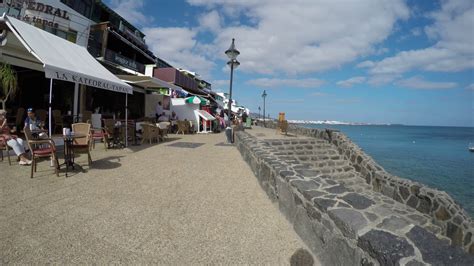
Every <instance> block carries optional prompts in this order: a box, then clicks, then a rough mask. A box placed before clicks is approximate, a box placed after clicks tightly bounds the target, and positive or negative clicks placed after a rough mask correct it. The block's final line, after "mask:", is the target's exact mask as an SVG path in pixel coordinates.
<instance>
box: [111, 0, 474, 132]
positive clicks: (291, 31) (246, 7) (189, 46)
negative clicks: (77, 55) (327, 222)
mask: <svg viewBox="0 0 474 266" xmlns="http://www.w3.org/2000/svg"><path fill="white" fill-rule="evenodd" d="M105 2H106V3H107V4H108V5H109V6H110V7H111V8H112V9H114V10H115V11H116V12H117V13H119V14H120V15H122V16H123V17H124V18H125V19H127V20H128V21H130V22H131V23H132V24H133V25H135V26H137V27H138V28H139V29H140V30H141V31H142V32H143V33H145V35H146V37H145V39H146V42H147V44H148V46H149V49H150V50H151V51H153V52H154V53H155V55H156V56H158V57H160V58H162V59H164V60H166V61H167V62H169V63H170V64H171V65H173V66H174V67H181V68H185V69H188V70H190V71H193V72H197V73H198V74H199V75H201V76H202V77H203V78H204V79H205V80H207V81H209V82H211V83H212V89H213V90H214V91H222V92H228V91H229V78H230V69H229V67H228V66H227V65H226V62H227V61H228V58H227V56H226V55H225V53H224V52H225V50H227V49H228V48H229V46H230V43H231V40H232V38H235V45H236V48H237V49H238V50H239V51H240V55H239V57H238V58H237V60H239V62H240V63H241V65H240V66H239V67H238V68H237V69H236V70H235V71H234V84H233V98H234V99H236V100H237V101H238V103H239V104H241V105H244V106H246V107H248V108H249V109H250V110H251V111H252V112H255V113H258V107H261V109H262V111H263V99H262V97H261V95H262V92H263V90H266V93H267V95H268V96H267V97H266V113H267V114H270V115H271V117H277V116H278V113H279V112H285V113H286V117H287V118H288V119H304V120H338V121H346V122H363V123H397V124H407V125H441V126H471V127H472V126H474V1H472V0H452V1H444V0H440V1H436V0H429V1H428V0H426V1H415V0H406V1H404V0H353V1H352V0H293V1H287V0H186V1H184V0H183V1H179V0H107V1H105Z"/></svg>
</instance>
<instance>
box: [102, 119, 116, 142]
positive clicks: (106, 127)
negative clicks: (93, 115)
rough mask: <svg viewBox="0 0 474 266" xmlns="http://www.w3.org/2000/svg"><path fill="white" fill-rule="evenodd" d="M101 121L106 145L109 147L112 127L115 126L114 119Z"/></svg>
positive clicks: (111, 139) (112, 132) (112, 131)
mask: <svg viewBox="0 0 474 266" xmlns="http://www.w3.org/2000/svg"><path fill="white" fill-rule="evenodd" d="M102 123H103V124H104V127H103V129H104V133H105V136H106V138H105V140H106V143H107V146H108V147H110V144H111V142H112V141H113V137H112V136H113V135H114V127H115V120H114V119H102Z"/></svg>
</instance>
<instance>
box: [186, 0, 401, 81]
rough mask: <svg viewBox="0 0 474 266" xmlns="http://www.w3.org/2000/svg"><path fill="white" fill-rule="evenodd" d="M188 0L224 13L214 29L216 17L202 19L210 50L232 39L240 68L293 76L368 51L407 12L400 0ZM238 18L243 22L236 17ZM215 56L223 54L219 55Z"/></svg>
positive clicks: (223, 47) (338, 63)
mask: <svg viewBox="0 0 474 266" xmlns="http://www.w3.org/2000/svg"><path fill="white" fill-rule="evenodd" d="M188 2H189V3H190V4H193V5H198V6H205V7H207V8H208V9H209V10H212V11H214V10H217V11H218V12H220V14H221V15H223V16H226V18H227V20H230V23H228V25H227V26H225V27H221V29H220V30H218V27H214V25H217V24H216V23H215V21H216V20H215V18H212V19H209V20H211V21H213V22H212V23H208V22H207V21H201V23H202V24H203V25H208V24H211V25H212V27H209V26H206V27H208V28H212V31H214V32H215V41H214V42H212V45H213V46H214V47H213V50H214V51H225V50H226V49H227V48H228V46H229V43H230V40H231V39H232V38H233V37H235V38H236V45H237V48H238V49H239V50H240V52H241V55H240V56H239V61H241V62H242V65H241V69H242V70H243V71H247V72H254V73H261V74H275V73H285V74H290V75H297V74H302V73H311V72H317V71H322V70H328V69H334V68H339V67H340V66H342V65H343V64H345V63H348V62H351V61H353V60H355V59H356V58H358V57H359V56H361V55H367V54H370V53H373V52H374V50H376V49H375V48H376V44H378V43H380V42H382V41H383V40H384V39H385V38H386V37H387V36H388V35H390V33H391V32H392V29H393V26H394V23H395V22H396V21H397V20H398V19H406V18H408V16H409V11H408V8H407V7H406V5H405V3H404V2H403V1H401V0H368V1H363V2H361V1H343V2H341V1H316V0H295V1H283V0H247V1H224V0H188ZM229 10H231V11H232V12H234V13H233V15H229V13H230V12H229ZM213 16H214V15H213ZM242 16H243V17H244V18H245V19H244V20H243V21H245V23H244V24H242V22H241V21H240V20H239V18H241V17H242ZM227 20H226V21H227ZM247 21H251V22H250V23H247ZM361 21H364V23H360V22H361ZM229 25H230V26H229ZM217 56H218V57H216V58H221V59H224V58H225V56H224V54H223V53H222V54H218V55H217ZM214 59H215V58H214Z"/></svg>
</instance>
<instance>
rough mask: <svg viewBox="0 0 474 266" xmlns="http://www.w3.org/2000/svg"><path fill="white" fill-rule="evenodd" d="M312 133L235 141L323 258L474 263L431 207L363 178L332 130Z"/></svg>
mask: <svg viewBox="0 0 474 266" xmlns="http://www.w3.org/2000/svg"><path fill="white" fill-rule="evenodd" d="M317 133H318V134H319V136H317V138H305V139H299V138H298V139H283V140H281V139H280V140H258V139H256V138H255V137H252V136H251V135H249V134H248V133H246V132H236V138H235V143H236V147H237V148H238V150H239V151H240V152H241V154H242V157H243V158H244V160H245V161H246V162H247V163H248V164H249V166H250V167H251V169H252V170H253V172H254V173H255V175H256V177H257V179H258V180H259V182H260V184H261V186H262V188H263V189H264V190H265V191H266V193H267V195H268V196H269V197H270V199H271V200H272V201H273V202H275V203H277V204H278V206H279V209H280V211H281V212H282V213H283V214H284V215H285V216H286V218H287V219H288V220H289V221H290V222H291V223H292V224H293V226H294V229H295V231H296V232H297V233H298V234H299V235H300V236H301V238H302V239H303V241H305V243H306V244H307V245H308V247H309V248H310V249H311V250H312V252H313V253H314V254H315V255H317V256H318V258H319V259H320V261H321V262H322V263H323V264H325V265H326V264H327V265H333V264H337V265H354V264H361V265H378V264H381V265H397V264H402V265H405V264H406V265H423V264H428V263H429V264H433V265H474V256H472V255H468V254H467V253H466V252H465V251H464V250H462V249H461V248H460V247H456V246H455V245H451V243H453V244H454V242H453V241H452V240H451V239H450V238H448V237H446V236H444V235H443V234H442V227H441V226H440V225H438V224H436V223H435V221H434V219H433V218H432V217H431V216H430V215H429V214H427V213H423V212H420V211H418V210H417V209H415V208H412V207H410V206H408V205H407V204H405V203H402V202H398V201H395V200H394V199H393V198H392V197H389V196H386V195H385V194H383V193H381V192H379V191H375V190H374V189H373V188H372V185H371V184H368V183H366V182H364V180H365V178H364V177H363V176H362V175H361V173H360V172H359V171H357V170H356V168H355V167H354V165H353V163H352V162H351V161H350V160H347V159H346V158H345V155H343V154H342V153H340V152H339V150H338V147H337V146H336V145H334V144H332V143H331V142H329V141H328V140H329V135H331V134H333V132H325V131H318V132H317ZM379 171H380V170H379ZM420 190H421V187H420ZM471 228H472V227H471ZM470 232H471V231H470ZM469 241H472V240H471V239H469Z"/></svg>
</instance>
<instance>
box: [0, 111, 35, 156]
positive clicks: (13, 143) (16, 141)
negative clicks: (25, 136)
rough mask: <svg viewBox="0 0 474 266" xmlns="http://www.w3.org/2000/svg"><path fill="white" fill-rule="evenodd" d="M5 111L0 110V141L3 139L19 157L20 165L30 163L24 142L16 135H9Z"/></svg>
mask: <svg viewBox="0 0 474 266" xmlns="http://www.w3.org/2000/svg"><path fill="white" fill-rule="evenodd" d="M5 116H6V111H5V110H0V141H5V142H6V144H7V145H8V146H10V147H11V148H12V149H13V151H14V152H15V154H16V155H17V156H18V158H20V165H30V164H31V160H29V159H28V158H27V157H26V152H25V147H24V142H23V140H22V139H20V138H18V137H17V136H14V135H10V129H9V128H8V126H7V119H6V117H5Z"/></svg>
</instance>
